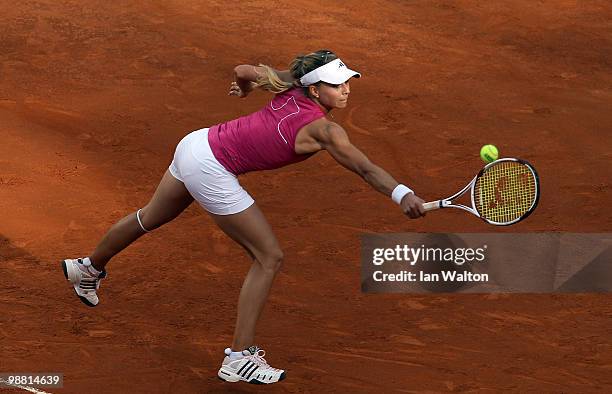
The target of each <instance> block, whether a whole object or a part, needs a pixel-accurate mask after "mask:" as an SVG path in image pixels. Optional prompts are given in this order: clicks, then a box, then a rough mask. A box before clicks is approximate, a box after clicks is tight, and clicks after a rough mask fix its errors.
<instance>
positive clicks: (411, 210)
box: [401, 193, 425, 219]
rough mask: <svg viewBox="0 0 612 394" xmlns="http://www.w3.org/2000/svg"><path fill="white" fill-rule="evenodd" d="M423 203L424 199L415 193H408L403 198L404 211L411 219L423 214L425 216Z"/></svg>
mask: <svg viewBox="0 0 612 394" xmlns="http://www.w3.org/2000/svg"><path fill="white" fill-rule="evenodd" d="M423 203H425V201H424V200H423V199H421V198H420V197H417V196H416V195H415V194H414V193H408V194H406V195H405V196H404V198H402V203H401V207H402V211H404V213H405V214H406V215H408V216H409V217H410V218H411V219H417V218H420V217H421V216H425V208H423Z"/></svg>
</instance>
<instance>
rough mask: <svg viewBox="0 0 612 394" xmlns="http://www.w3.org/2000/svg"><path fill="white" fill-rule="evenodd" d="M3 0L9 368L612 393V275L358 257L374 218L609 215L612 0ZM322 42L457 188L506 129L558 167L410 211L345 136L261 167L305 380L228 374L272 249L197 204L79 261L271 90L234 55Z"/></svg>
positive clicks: (272, 56) (392, 131)
mask: <svg viewBox="0 0 612 394" xmlns="http://www.w3.org/2000/svg"><path fill="white" fill-rule="evenodd" d="M0 15H2V17H1V23H0V66H1V68H0V73H1V74H0V308H1V310H2V313H0V347H1V357H0V372H25V371H31V372H37V371H39V372H43V371H44V372H50V371H53V372H61V373H63V374H64V388H62V389H44V391H48V392H52V393H83V392H88V393H111V392H112V393H153V392H155V393H157V392H159V393H222V392H227V391H235V392H244V393H247V392H262V391H263V390H265V391H266V392H272V393H282V392H290V393H323V392H325V393H373V392H376V393H392V392H398V393H423V394H425V393H445V392H458V393H497V392H516V393H604V392H612V348H611V347H612V345H611V343H610V338H612V328H611V327H612V324H611V322H612V321H611V320H612V297H611V296H610V295H609V294H564V295H559V294H540V295H530V294H526V295H509V294H488V295H465V294H463V295H461V294H445V295H418V296H415V295H408V294H396V295H373V294H363V293H361V291H360V256H359V254H360V242H359V237H360V235H361V234H363V233H398V232H492V231H500V232H607V231H610V228H612V213H610V212H611V211H610V210H609V209H607V208H608V206H609V202H610V183H611V178H612V169H611V168H612V166H610V162H611V159H612V153H611V152H610V135H611V130H612V111H610V108H611V107H612V23H611V20H612V4H611V3H610V2H608V1H570V0H560V1H539V2H533V1H526V0H515V1H507V2H502V1H495V2H480V1H462V0H461V1H439V0H437V1H423V2H411V1H402V2H400V1H386V0H378V1H364V2H359V3H358V4H357V3H354V2H331V4H330V2H328V1H320V0H311V1H301V0H297V1H291V2H275V1H252V2H248V3H247V2H244V4H242V2H241V4H240V5H233V6H230V5H229V4H228V3H227V2H222V1H193V0H182V1H178V0H171V1H165V2H139V1H128V0H122V1H113V2H101V1H89V0H88V1H85V0H73V1H64V0H61V1H60V0H57V1H51V0H34V1H13V0H6V1H3V2H1V3H0ZM321 48H329V49H331V50H334V51H336V52H337V53H338V54H339V56H340V57H341V58H342V59H343V60H345V61H346V62H347V64H348V65H350V66H351V68H354V69H356V70H358V71H360V72H361V73H362V74H363V77H362V78H361V79H360V80H355V81H353V82H352V83H351V99H350V103H349V106H348V108H347V109H346V110H343V111H339V112H337V113H334V117H335V120H336V121H337V122H338V123H340V124H341V125H343V126H344V127H345V128H346V130H347V131H348V132H349V134H350V136H351V138H352V141H353V142H354V144H355V145H357V146H358V147H360V148H361V149H362V150H363V151H364V152H365V153H366V154H367V155H368V156H369V157H370V158H371V159H372V161H374V162H375V163H376V164H378V165H380V166H381V167H383V168H385V169H386V170H388V171H389V172H390V173H391V174H392V175H394V176H395V177H396V178H397V179H398V180H400V181H403V182H405V183H406V184H408V185H410V186H411V187H412V188H413V189H414V190H415V191H417V193H418V194H419V195H420V196H421V197H423V198H425V199H427V198H430V199H431V198H439V197H441V196H445V195H446V194H448V193H452V192H453V191H455V190H458V188H460V187H462V186H463V184H464V183H465V182H466V181H467V180H468V179H469V178H470V177H471V176H472V175H473V174H475V173H476V171H477V170H478V169H479V168H481V166H482V163H481V162H480V159H479V157H478V151H479V149H480V146H481V145H483V144H486V143H494V144H496V145H497V146H498V147H499V148H500V151H501V153H502V156H511V157H521V158H524V159H527V160H529V161H530V162H532V163H533V164H534V165H535V166H536V167H537V169H538V171H539V173H540V176H541V179H542V193H543V194H542V197H541V199H540V204H539V207H538V209H537V210H536V211H535V213H534V214H533V215H531V216H530V217H529V218H528V219H527V220H525V221H524V222H521V223H519V224H517V225H516V226H512V227H509V228H496V227H493V226H488V225H486V224H484V223H483V222H481V221H479V220H478V219H476V218H474V217H471V216H469V215H466V214H464V213H462V212H455V211H450V212H432V213H430V214H429V215H428V216H427V217H426V218H425V219H422V220H416V221H411V220H409V219H408V218H406V217H404V216H403V215H402V213H401V211H400V210H399V208H398V207H397V206H396V205H395V204H394V203H393V202H392V201H391V200H390V199H388V198H385V197H384V196H382V195H380V194H378V193H376V192H375V191H373V190H372V189H371V188H370V187H369V186H368V185H367V184H366V183H364V182H363V181H362V180H361V179H359V177H357V176H355V175H353V174H352V173H350V172H349V171H347V170H345V169H343V168H342V167H341V166H340V165H338V164H336V163H335V161H334V160H333V159H332V158H331V157H330V156H329V155H328V154H327V153H325V152H322V153H319V154H317V155H316V156H315V157H313V158H311V159H310V160H307V161H305V162H302V163H299V164H297V165H293V166H290V167H286V168H283V169H280V170H276V171H271V172H263V173H253V174H248V175H246V176H244V177H242V178H241V182H242V183H243V185H244V186H245V188H246V189H247V190H248V191H249V192H250V193H251V194H252V195H253V197H254V198H255V199H256V200H257V203H258V204H259V206H260V207H261V208H262V210H263V211H264V213H265V214H266V216H267V218H268V220H269V221H270V223H271V225H272V227H273V228H274V230H275V232H276V234H277V236H278V238H279V241H280V243H281V246H282V247H283V249H284V251H285V263H284V265H283V268H282V269H281V273H280V274H279V276H278V277H277V279H276V282H275V284H274V287H273V289H272V293H271V296H270V300H269V302H268V304H267V307H266V309H265V311H264V314H263V317H262V321H261V323H260V325H259V328H258V345H260V346H261V347H262V348H264V349H266V351H267V353H268V355H267V359H268V361H270V364H271V365H273V366H274V365H277V366H279V367H281V368H284V369H286V370H287V379H286V380H285V381H283V382H281V383H279V384H275V385H272V386H270V387H265V388H264V389H262V388H260V387H259V386H251V385H248V384H235V385H231V384H229V383H223V382H221V381H219V380H218V379H217V377H216V371H217V369H218V367H219V364H220V362H221V359H222V352H223V349H224V348H225V347H226V346H228V344H229V343H230V341H231V334H232V332H233V324H234V320H235V312H236V310H235V308H236V301H237V298H238V292H239V290H240V285H241V283H242V279H243V278H244V275H245V273H246V270H247V269H248V268H249V265H250V260H249V259H248V257H247V256H246V254H245V253H244V252H243V250H242V249H241V248H240V247H238V246H237V245H235V244H234V242H233V241H231V240H230V239H229V238H227V237H226V236H225V235H224V234H223V233H221V231H220V230H218V229H217V228H216V227H215V225H214V224H213V222H212V220H211V219H210V218H209V217H208V215H206V213H205V212H204V211H203V210H202V209H201V208H200V207H199V206H197V204H193V205H192V206H191V207H190V208H189V209H188V210H187V211H186V212H185V213H184V214H183V215H182V216H180V217H179V218H178V219H177V220H176V221H174V222H172V223H170V224H168V225H166V226H164V227H162V228H160V229H159V230H156V231H155V232H153V233H152V234H150V235H147V236H145V237H143V238H142V239H141V240H139V241H138V242H136V243H135V244H134V245H133V246H131V247H130V248H128V249H127V250H126V251H124V252H123V253H122V254H120V255H119V256H117V257H116V258H115V259H114V260H113V262H111V264H110V266H109V278H108V279H107V280H105V281H104V282H103V284H102V288H101V291H100V294H101V305H100V306H98V307H97V308H95V309H90V308H87V307H85V306H84V305H83V304H81V303H80V302H79V301H78V300H77V299H76V297H75V296H74V294H73V293H72V289H71V288H70V286H69V285H68V284H67V282H66V281H65V279H64V277H63V274H62V272H61V269H60V264H59V263H60V261H61V260H62V259H63V258H66V257H70V256H79V255H83V254H86V253H89V252H90V251H91V250H92V249H93V247H94V246H95V244H96V243H97V242H98V240H99V239H100V238H101V237H102V235H103V234H104V233H105V231H106V230H107V229H108V227H109V226H110V225H111V224H113V223H114V222H115V221H116V220H118V219H119V218H121V217H123V216H125V215H126V214H128V213H130V212H134V211H135V210H136V209H137V208H139V207H141V206H142V205H143V204H146V202H147V201H148V199H149V197H150V195H151V194H152V193H153V191H154V188H155V186H156V185H157V183H158V181H159V179H160V178H161V176H162V174H163V172H164V171H165V169H166V168H167V166H168V164H169V163H170V160H171V158H172V153H173V151H174V148H175V145H176V143H177V142H178V141H179V140H180V139H181V138H182V137H183V136H184V135H185V134H187V133H188V132H190V131H192V130H195V129H199V128H202V127H208V126H211V125H213V124H216V123H219V122H222V121H225V120H229V119H232V118H235V117H237V116H240V115H243V114H247V113H249V112H251V111H254V110H256V109H258V108H260V107H261V106H262V105H263V104H264V103H266V102H267V101H268V100H269V99H270V95H268V94H265V93H261V92H257V93H254V94H253V95H251V96H250V97H249V98H248V99H246V100H240V99H237V98H235V97H228V96H227V88H228V86H229V83H230V81H231V77H232V69H233V67H234V66H235V65H237V64H241V63H251V64H253V63H254V64H256V63H264V64H269V65H271V66H273V67H277V68H284V67H286V66H287V64H288V63H289V62H290V60H291V59H293V57H294V56H295V55H297V54H299V53H305V52H310V51H314V50H317V49H321ZM534 264H537V262H534ZM5 391H6V392H12V389H0V392H5ZM18 392H20V393H21V392H24V391H18Z"/></svg>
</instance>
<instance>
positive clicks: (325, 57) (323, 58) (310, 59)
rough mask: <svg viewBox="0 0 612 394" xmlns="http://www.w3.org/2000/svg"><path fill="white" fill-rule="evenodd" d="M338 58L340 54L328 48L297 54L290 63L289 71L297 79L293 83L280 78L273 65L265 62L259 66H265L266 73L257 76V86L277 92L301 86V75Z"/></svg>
mask: <svg viewBox="0 0 612 394" xmlns="http://www.w3.org/2000/svg"><path fill="white" fill-rule="evenodd" d="M337 58H338V56H336V54H335V53H333V52H332V51H328V50H326V49H321V50H319V51H316V52H312V53H309V54H308V55H299V56H297V57H296V58H295V59H293V61H292V62H291V64H290V65H289V72H290V73H291V76H292V77H293V78H294V79H295V82H293V83H291V82H285V81H283V80H282V79H280V77H279V76H278V74H277V73H276V71H274V69H273V68H272V67H269V66H266V65H265V64H260V65H259V66H260V67H263V69H264V71H265V74H264V75H260V76H259V77H258V78H257V82H255V86H256V87H258V88H260V89H263V90H267V91H269V92H272V93H275V94H278V93H282V92H284V91H287V90H289V89H291V88H293V87H296V86H301V85H300V83H299V80H300V78H301V77H303V76H304V75H306V74H308V73H309V72H311V71H312V70H314V69H316V68H318V67H321V66H322V65H324V64H327V63H329V62H331V61H332V60H335V59H337Z"/></svg>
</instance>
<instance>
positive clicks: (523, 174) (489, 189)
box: [474, 161, 537, 223]
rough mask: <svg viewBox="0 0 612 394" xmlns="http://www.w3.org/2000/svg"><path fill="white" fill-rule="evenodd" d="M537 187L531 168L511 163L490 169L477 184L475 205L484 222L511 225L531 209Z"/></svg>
mask: <svg viewBox="0 0 612 394" xmlns="http://www.w3.org/2000/svg"><path fill="white" fill-rule="evenodd" d="M536 199H537V184H536V180H535V177H534V174H533V173H532V172H531V170H530V168H529V167H528V166H527V165H525V164H522V163H519V162H513V161H507V162H500V163H498V164H496V165H493V166H491V167H489V168H488V169H487V170H486V171H485V172H484V174H482V175H481V176H480V177H479V178H478V180H477V181H476V185H475V190H474V203H475V206H476V209H477V210H478V212H479V213H480V216H481V217H483V218H484V219H487V220H490V221H493V222H499V223H509V222H512V221H514V220H516V219H519V218H520V217H522V216H523V215H525V214H526V213H527V212H529V211H530V210H531V208H532V207H533V205H534V203H535V201H536Z"/></svg>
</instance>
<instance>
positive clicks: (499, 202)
mask: <svg viewBox="0 0 612 394" xmlns="http://www.w3.org/2000/svg"><path fill="white" fill-rule="evenodd" d="M468 191H469V193H470V194H471V198H472V206H470V207H468V206H466V205H463V204H458V203H455V202H454V200H456V199H458V198H459V197H461V196H462V195H464V194H466V193H467V192H468ZM539 197H540V181H539V178H538V173H537V172H536V170H535V168H533V166H532V165H531V164H529V163H528V162H526V161H525V160H521V159H513V158H505V159H499V160H496V161H494V162H492V163H489V164H487V165H486V166H485V167H484V168H483V169H482V170H480V172H479V173H478V175H476V176H475V177H474V179H472V181H471V182H470V183H468V184H467V186H465V187H464V188H463V189H461V190H460V191H459V192H458V193H456V194H454V195H452V196H450V197H449V198H445V199H443V200H437V201H431V202H427V203H425V204H423V207H424V208H425V210H426V211H432V210H435V209H440V208H459V209H463V210H464V211H468V212H470V213H472V214H474V215H476V216H477V217H479V218H481V219H482V220H484V221H485V222H487V223H490V224H494V225H496V226H508V225H511V224H514V223H518V222H520V221H521V220H523V219H525V218H526V217H527V216H529V215H530V214H531V212H533V210H534V209H535V208H536V206H537V205H538V199H539Z"/></svg>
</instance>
